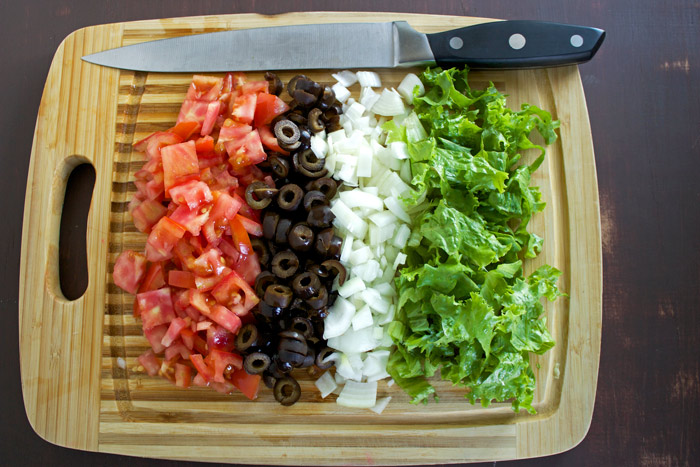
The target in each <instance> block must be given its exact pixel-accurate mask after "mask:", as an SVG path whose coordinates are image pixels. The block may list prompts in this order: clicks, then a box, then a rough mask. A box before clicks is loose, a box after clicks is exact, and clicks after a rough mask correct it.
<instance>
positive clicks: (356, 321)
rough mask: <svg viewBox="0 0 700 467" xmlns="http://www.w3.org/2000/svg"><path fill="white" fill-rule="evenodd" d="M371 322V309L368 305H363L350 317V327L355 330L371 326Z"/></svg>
mask: <svg viewBox="0 0 700 467" xmlns="http://www.w3.org/2000/svg"><path fill="white" fill-rule="evenodd" d="M373 324H374V320H373V319H372V310H370V308H369V305H365V306H363V307H362V308H361V309H360V310H359V311H358V312H357V313H355V316H353V317H352V328H353V329H354V330H355V331H358V330H360V329H364V328H366V327H369V326H372V325H373Z"/></svg>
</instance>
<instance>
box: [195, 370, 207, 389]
mask: <svg viewBox="0 0 700 467" xmlns="http://www.w3.org/2000/svg"><path fill="white" fill-rule="evenodd" d="M192 384H194V385H195V386H200V387H203V388H206V387H208V386H209V383H208V382H207V380H206V379H204V377H203V376H202V375H201V374H200V373H197V374H196V375H194V378H192Z"/></svg>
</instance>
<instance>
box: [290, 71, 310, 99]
mask: <svg viewBox="0 0 700 467" xmlns="http://www.w3.org/2000/svg"><path fill="white" fill-rule="evenodd" d="M300 79H305V80H308V79H309V78H308V77H307V76H306V75H296V76H295V77H293V78H292V79H290V80H289V82H288V83H287V93H289V97H294V91H295V90H296V89H297V81H299V80H300Z"/></svg>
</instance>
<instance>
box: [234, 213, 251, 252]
mask: <svg viewBox="0 0 700 467" xmlns="http://www.w3.org/2000/svg"><path fill="white" fill-rule="evenodd" d="M241 217H242V216H241V215H240V214H236V215H235V216H234V218H233V219H231V221H230V222H229V225H230V226H231V238H232V240H233V245H234V246H235V247H236V249H237V250H238V252H239V253H240V254H242V255H249V254H250V253H251V252H252V251H253V245H252V244H251V243H250V237H249V236H248V231H247V230H246V228H245V227H244V225H243V223H242V222H241Z"/></svg>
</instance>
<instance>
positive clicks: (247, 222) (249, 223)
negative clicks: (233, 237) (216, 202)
mask: <svg viewBox="0 0 700 467" xmlns="http://www.w3.org/2000/svg"><path fill="white" fill-rule="evenodd" d="M239 213H240V211H239ZM236 220H238V222H240V223H241V224H242V225H243V228H244V229H245V230H246V232H248V233H249V234H250V235H252V236H253V237H262V234H263V229H262V225H261V224H260V223H259V222H255V221H254V220H252V219H248V218H247V217H245V216H242V215H241V214H236Z"/></svg>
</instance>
